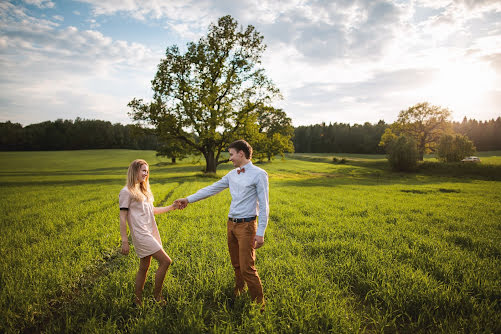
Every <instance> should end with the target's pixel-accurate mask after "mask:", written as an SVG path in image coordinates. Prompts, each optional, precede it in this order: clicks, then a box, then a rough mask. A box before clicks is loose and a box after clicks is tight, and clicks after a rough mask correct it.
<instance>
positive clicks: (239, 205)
mask: <svg viewBox="0 0 501 334" xmlns="http://www.w3.org/2000/svg"><path fill="white" fill-rule="evenodd" d="M242 168H244V169H245V172H243V173H240V174H239V173H238V170H239V169H238V168H235V169H233V170H232V171H230V172H229V173H228V174H226V175H225V176H223V177H222V178H221V180H219V181H217V182H215V183H213V184H211V185H210V186H207V187H205V188H202V189H200V190H199V191H197V192H196V193H194V194H193V195H190V196H188V197H187V198H188V202H189V203H193V202H196V201H199V200H201V199H204V198H207V197H209V196H212V195H215V194H217V193H220V192H221V191H223V190H224V189H226V188H228V187H229V188H230V193H231V205H230V212H229V214H228V217H230V218H248V217H253V216H259V220H258V227H257V232H256V235H259V236H264V231H265V230H266V226H267V225H268V215H269V212H270V208H269V201H268V192H269V190H268V173H266V171H265V170H263V169H261V168H259V167H256V166H254V165H253V164H252V162H250V161H249V163H247V164H246V165H245V166H242Z"/></svg>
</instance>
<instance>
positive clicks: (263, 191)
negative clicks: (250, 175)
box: [256, 171, 270, 237]
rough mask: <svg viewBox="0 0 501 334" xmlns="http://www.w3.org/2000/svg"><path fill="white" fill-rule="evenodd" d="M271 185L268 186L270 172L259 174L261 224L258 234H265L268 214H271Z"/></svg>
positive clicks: (258, 197)
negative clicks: (269, 197) (269, 196)
mask: <svg viewBox="0 0 501 334" xmlns="http://www.w3.org/2000/svg"><path fill="white" fill-rule="evenodd" d="M268 195H269V187H268V174H267V173H266V172H265V171H263V172H262V173H260V174H259V176H258V180H257V200H258V206H259V224H258V227H257V232H256V235H259V236H261V237H262V236H264V232H265V230H266V226H268V216H269V214H270V205H269V199H268Z"/></svg>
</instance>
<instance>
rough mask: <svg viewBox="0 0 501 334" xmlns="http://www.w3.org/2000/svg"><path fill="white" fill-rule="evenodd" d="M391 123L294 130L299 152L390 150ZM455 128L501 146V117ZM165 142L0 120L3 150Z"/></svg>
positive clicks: (93, 127)
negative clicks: (386, 143)
mask: <svg viewBox="0 0 501 334" xmlns="http://www.w3.org/2000/svg"><path fill="white" fill-rule="evenodd" d="M388 126H389V124H386V123H385V122H384V121H379V122H378V123H376V124H371V123H367V122H366V123H364V124H363V125H361V124H354V125H350V124H346V123H333V124H332V123H331V124H325V123H322V124H315V125H308V126H299V127H296V128H295V129H294V138H293V142H294V147H295V151H296V152H299V153H362V154H370V153H384V151H383V149H382V148H381V147H379V146H378V144H379V141H380V139H381V135H382V134H383V132H384V130H385V129H386V128H387V127H388ZM451 126H452V129H453V130H454V131H455V132H456V133H459V134H462V135H466V136H467V137H468V138H470V139H471V140H472V141H473V143H474V144H475V147H476V148H477V151H494V150H501V117H498V118H497V119H496V120H494V119H491V120H489V121H477V120H474V119H467V118H464V119H463V121H462V122H452V123H451ZM158 146H159V142H158V140H157V137H156V136H155V134H154V132H153V131H152V130H151V131H149V130H144V129H139V128H138V127H136V126H134V125H122V124H119V123H116V124H112V123H110V122H107V121H100V120H83V119H80V118H77V119H76V120H74V121H73V120H56V121H47V122H42V123H37V124H31V125H28V126H25V127H23V126H22V125H21V124H18V123H11V122H5V123H0V150H2V151H45V150H80V149H104V148H124V149H138V150H156V149H157V147H158Z"/></svg>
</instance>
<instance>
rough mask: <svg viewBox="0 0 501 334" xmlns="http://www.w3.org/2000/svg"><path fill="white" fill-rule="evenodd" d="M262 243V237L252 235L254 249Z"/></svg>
mask: <svg viewBox="0 0 501 334" xmlns="http://www.w3.org/2000/svg"><path fill="white" fill-rule="evenodd" d="M263 244H264V237H262V236H259V235H256V236H255V237H254V249H258V248H259V247H261V246H262V245H263Z"/></svg>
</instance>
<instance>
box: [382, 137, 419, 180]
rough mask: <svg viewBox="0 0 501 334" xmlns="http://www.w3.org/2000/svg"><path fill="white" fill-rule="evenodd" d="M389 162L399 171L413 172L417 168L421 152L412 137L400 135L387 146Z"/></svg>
mask: <svg viewBox="0 0 501 334" xmlns="http://www.w3.org/2000/svg"><path fill="white" fill-rule="evenodd" d="M386 151H387V152H388V162H389V163H390V166H391V168H392V169H394V170H397V171H412V170H414V169H416V167H417V161H418V157H419V152H418V149H417V145H416V141H415V140H414V138H412V137H408V136H405V135H400V136H399V137H397V138H395V140H393V141H391V142H389V143H388V144H387V146H386Z"/></svg>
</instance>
